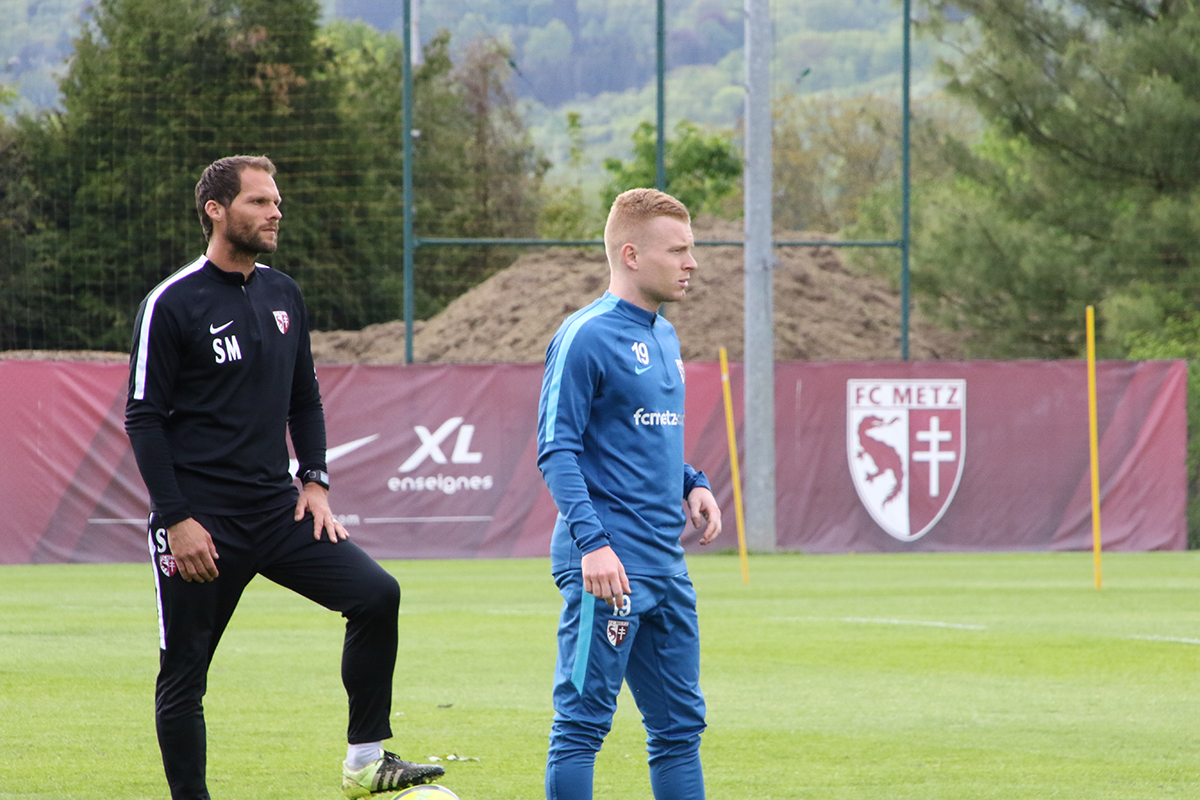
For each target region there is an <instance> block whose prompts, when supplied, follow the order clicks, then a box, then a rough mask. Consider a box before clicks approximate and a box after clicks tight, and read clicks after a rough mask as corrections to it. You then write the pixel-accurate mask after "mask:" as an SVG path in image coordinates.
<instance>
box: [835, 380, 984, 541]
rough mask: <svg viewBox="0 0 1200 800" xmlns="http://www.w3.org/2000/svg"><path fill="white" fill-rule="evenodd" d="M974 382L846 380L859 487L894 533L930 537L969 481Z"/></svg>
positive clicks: (850, 451) (874, 514)
mask: <svg viewBox="0 0 1200 800" xmlns="http://www.w3.org/2000/svg"><path fill="white" fill-rule="evenodd" d="M966 395H967V382H966V381H964V380H928V381H919V380H903V381H862V380H851V381H847V382H846V454H847V456H848V457H849V460H850V475H851V476H852V477H853V478H854V488H855V490H856V491H857V492H858V497H859V499H860V500H862V503H863V505H864V506H866V508H867V511H869V512H870V514H871V518H872V519H874V520H875V522H877V523H878V524H879V527H881V528H883V529H884V530H885V531H887V533H888V534H889V535H890V536H893V537H895V538H897V539H899V540H900V541H902V542H911V541H913V540H914V539H919V538H920V537H921V536H924V535H925V534H926V533H928V532H929V530H930V529H931V528H932V527H933V526H934V525H936V524H937V521H938V520H939V519H941V518H942V515H943V514H945V513H946V509H947V508H949V507H950V501H951V500H953V499H954V493H955V492H956V491H957V490H958V483H959V480H960V479H961V478H962V472H963V459H964V453H965V449H966V447H965V445H966V431H967V396H966Z"/></svg>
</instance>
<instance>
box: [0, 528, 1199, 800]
mask: <svg viewBox="0 0 1200 800" xmlns="http://www.w3.org/2000/svg"><path fill="white" fill-rule="evenodd" d="M386 565H387V567H388V568H389V569H390V570H391V571H392V572H393V573H394V574H395V575H396V576H397V577H398V578H399V579H400V583H401V586H402V587H403V589H404V600H403V602H402V609H403V611H402V615H401V619H400V625H401V654H400V662H399V666H398V669H397V674H396V700H395V706H394V709H393V711H394V714H395V726H394V727H395V730H396V738H395V739H393V740H392V742H391V745H390V746H391V747H393V748H394V749H397V750H398V751H399V752H400V753H401V754H402V755H405V756H407V757H410V758H425V757H428V756H438V757H441V758H443V759H447V758H448V757H449V756H451V755H454V756H456V757H457V758H459V759H464V760H447V761H444V762H443V763H444V765H445V766H446V772H447V774H446V778H445V779H444V781H443V782H444V783H445V784H446V785H447V786H449V787H450V788H452V789H453V790H454V791H455V792H457V793H458V794H459V796H460V797H462V798H463V800H533V798H541V797H542V796H543V795H542V767H543V760H544V758H545V751H546V734H547V730H548V727H549V721H550V716H551V709H550V704H549V703H550V701H549V698H550V682H551V677H552V672H553V667H554V631H555V624H556V619H557V611H558V605H559V600H558V595H557V592H556V591H555V589H554V587H553V584H552V583H551V580H550V577H549V575H548V573H547V570H548V564H547V562H546V561H544V560H540V559H538V560H515V561H408V562H386ZM691 569H692V575H693V578H694V579H695V582H696V584H697V588H698V591H699V594H700V614H701V624H702V628H703V637H704V653H703V657H704V661H703V684H704V689H705V694H706V696H707V698H708V704H709V715H708V719H709V730H708V733H707V734H706V735H705V739H704V746H703V749H702V752H703V756H704V763H705V774H706V778H707V782H708V796H709V797H710V798H713V799H714V800H722V799H725V798H741V797H753V798H814V800H815V799H816V798H821V799H822V800H824V799H826V798H830V799H833V798H846V799H847V800H848V799H849V798H854V799H855V800H874V799H876V798H878V799H879V800H884V799H885V798H886V800H896V799H897V798H921V800H935V799H937V798H944V799H945V800H974V799H976V798H997V800H1000V799H1001V798H1002V799H1003V800H1016V799H1018V798H1039V800H1040V799H1041V798H1087V799H1088V800H1099V799H1100V798H1114V799H1116V798H1119V799H1120V800H1135V799H1136V798H1161V797H1172V798H1173V797H1180V798H1184V797H1186V798H1195V797H1200V553H1193V552H1188V553H1147V554H1107V555H1106V556H1105V558H1104V589H1103V590H1102V591H1097V590H1096V589H1095V588H1094V586H1093V576H1092V559H1091V555H1090V554H1051V555H1045V554H1039V555H1027V554H1018V555H999V554H997V555H904V556H863V555H857V556H855V555H850V556H798V555H790V556H788V555H781V556H770V557H754V558H752V559H751V563H750V583H749V584H743V583H742V580H741V572H740V568H739V564H738V559H737V558H736V556H730V555H711V556H703V557H697V558H693V559H692V560H691ZM340 631H341V619H340V617H338V616H336V615H334V614H331V613H329V612H326V611H324V610H322V609H320V608H318V607H316V606H314V605H311V604H309V603H308V602H307V601H305V600H302V599H300V598H298V597H296V596H294V595H292V594H290V593H289V592H287V591H285V590H282V589H279V588H277V587H275V586H273V585H272V584H269V583H267V582H265V581H263V580H261V579H259V580H256V581H255V582H254V583H253V584H251V586H250V588H249V590H248V591H247V592H246V595H245V597H244V599H243V601H242V604H241V607H240V608H239V611H238V614H237V615H236V616H235V617H234V620H233V624H232V625H231V627H230V629H229V631H228V633H227V634H226V637H225V639H224V641H223V642H222V644H221V649H220V651H219V652H218V653H217V657H216V660H215V661H214V663H213V667H212V671H211V675H210V681H209V696H208V700H207V703H206V708H207V719H208V729H209V786H210V790H211V791H212V794H213V797H214V798H215V800H282V799H283V798H287V800H335V799H336V798H338V797H341V793H340V788H339V780H340V778H339V762H340V760H341V758H343V757H344V755H345V749H344V748H345V745H344V738H343V737H344V728H345V722H344V716H345V710H344V703H345V700H344V694H343V692H342V688H341V683H340V679H339V675H338V669H339V658H340V653H341V633H340ZM157 647H158V641H157V622H156V619H155V608H154V593H153V579H152V577H151V574H150V567H149V566H148V565H106V566H83V565H69V566H20V567H3V568H0V798H3V799H4V800H15V799H16V798H22V800H25V799H27V798H38V799H39V800H42V799H49V798H53V799H54V800H75V799H76V798H80V799H82V798H87V800H134V799H135V798H165V797H166V796H167V795H166V784H165V781H164V780H163V778H162V774H161V766H160V763H159V761H158V752H157V745H156V743H155V740H154V734H153V684H154V676H155V672H156V668H157ZM643 739H644V734H643V733H642V730H641V725H640V719H639V717H638V714H637V710H636V708H635V707H634V705H633V703H632V700H631V698H630V697H629V696H628V694H625V695H623V696H622V698H621V709H620V711H619V712H618V714H617V719H616V722H615V725H614V728H613V732H612V734H611V735H610V737H609V739H608V742H607V743H606V746H605V748H604V750H603V752H602V753H601V754H600V757H599V759H598V761H597V767H596V797H597V798H598V800H602V799H603V800H607V799H610V798H611V799H612V800H616V798H621V800H647V799H648V798H650V797H651V795H650V789H649V781H648V778H647V770H646V764H645V753H644V745H643ZM381 797H387V795H381Z"/></svg>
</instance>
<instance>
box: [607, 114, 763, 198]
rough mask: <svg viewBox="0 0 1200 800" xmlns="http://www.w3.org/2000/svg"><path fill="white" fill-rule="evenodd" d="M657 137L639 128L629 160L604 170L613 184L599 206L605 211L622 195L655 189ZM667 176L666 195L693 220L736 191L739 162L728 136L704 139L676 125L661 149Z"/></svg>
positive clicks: (684, 124) (687, 125) (647, 127)
mask: <svg viewBox="0 0 1200 800" xmlns="http://www.w3.org/2000/svg"><path fill="white" fill-rule="evenodd" d="M656 138H657V137H656V134H655V130H654V126H653V125H651V124H650V123H649V122H643V123H642V124H641V125H639V126H638V129H637V130H636V131H635V132H634V134H633V160H632V161H631V162H629V163H625V162H622V161H621V160H619V159H615V158H610V159H607V160H606V161H605V162H604V168H605V169H607V170H608V171H609V172H610V173H612V180H611V181H610V182H609V184H608V186H606V187H605V189H604V194H603V197H602V200H603V202H602V206H603V207H604V208H605V209H607V208H608V207H609V206H611V205H612V201H613V200H614V199H616V196H617V195H619V194H620V193H621V192H624V191H626V190H628V189H636V188H640V187H650V188H653V187H654V185H655V177H656V175H655V173H656V164H655V155H656ZM663 161H664V166H665V168H666V173H667V181H666V187H665V191H666V192H667V193H668V194H671V195H674V196H675V197H676V198H677V199H678V200H679V201H680V202H681V203H683V204H684V205H685V206H687V207H688V210H689V211H690V212H691V213H692V216H696V215H697V214H701V213H704V212H710V213H713V212H716V211H718V210H719V209H720V203H721V201H722V200H723V199H725V198H726V197H728V196H730V195H731V194H733V193H734V192H735V191H737V190H738V189H739V188H740V179H741V177H742V158H741V154H740V153H738V152H737V149H736V148H735V147H734V145H733V142H732V141H731V136H730V135H729V134H727V133H705V132H704V131H702V130H701V129H700V128H699V127H698V126H696V125H695V124H693V123H691V122H688V121H687V120H680V122H679V124H678V125H676V126H675V137H674V138H673V139H667V141H666V142H665V143H664V150H663Z"/></svg>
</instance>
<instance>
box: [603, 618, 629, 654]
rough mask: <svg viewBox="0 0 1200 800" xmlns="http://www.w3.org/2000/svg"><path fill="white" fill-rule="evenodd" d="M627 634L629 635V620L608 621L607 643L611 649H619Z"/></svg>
mask: <svg viewBox="0 0 1200 800" xmlns="http://www.w3.org/2000/svg"><path fill="white" fill-rule="evenodd" d="M627 633H629V620H627V619H610V620H609V621H608V643H609V644H611V645H612V646H613V647H620V646H621V642H623V641H625V634H627Z"/></svg>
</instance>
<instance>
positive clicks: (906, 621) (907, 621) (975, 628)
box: [842, 617, 987, 631]
mask: <svg viewBox="0 0 1200 800" xmlns="http://www.w3.org/2000/svg"><path fill="white" fill-rule="evenodd" d="M842 622H861V623H865V624H868V625H916V626H919V627H923V628H955V629H957V630H963V631H986V630H987V626H986V625H968V624H966V623H961V622H928V621H925V620H917V619H874V618H871V617H842Z"/></svg>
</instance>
